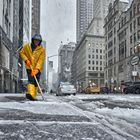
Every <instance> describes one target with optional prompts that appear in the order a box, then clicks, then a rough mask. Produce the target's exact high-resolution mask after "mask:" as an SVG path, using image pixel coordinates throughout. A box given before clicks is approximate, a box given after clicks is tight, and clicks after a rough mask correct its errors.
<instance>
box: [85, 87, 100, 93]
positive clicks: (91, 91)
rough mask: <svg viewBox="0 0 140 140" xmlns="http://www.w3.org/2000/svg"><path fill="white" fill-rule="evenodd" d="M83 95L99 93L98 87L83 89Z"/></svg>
mask: <svg viewBox="0 0 140 140" xmlns="http://www.w3.org/2000/svg"><path fill="white" fill-rule="evenodd" d="M85 93H100V87H98V86H97V85H92V86H88V87H87V88H86V89H85Z"/></svg>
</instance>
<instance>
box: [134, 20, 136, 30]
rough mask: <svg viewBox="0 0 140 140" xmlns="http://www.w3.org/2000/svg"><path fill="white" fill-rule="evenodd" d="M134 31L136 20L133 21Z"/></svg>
mask: <svg viewBox="0 0 140 140" xmlns="http://www.w3.org/2000/svg"><path fill="white" fill-rule="evenodd" d="M133 26H134V30H135V29H136V20H134V25H133Z"/></svg>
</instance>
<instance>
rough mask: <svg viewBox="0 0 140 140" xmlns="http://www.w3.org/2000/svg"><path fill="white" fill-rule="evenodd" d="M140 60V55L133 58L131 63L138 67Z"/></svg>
mask: <svg viewBox="0 0 140 140" xmlns="http://www.w3.org/2000/svg"><path fill="white" fill-rule="evenodd" d="M139 60H140V58H139V56H138V55H135V56H133V57H132V58H131V61H130V63H131V65H132V66H134V65H138V63H139Z"/></svg>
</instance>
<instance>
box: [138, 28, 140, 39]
mask: <svg viewBox="0 0 140 140" xmlns="http://www.w3.org/2000/svg"><path fill="white" fill-rule="evenodd" d="M137 37H138V40H140V30H139V31H138V32H137Z"/></svg>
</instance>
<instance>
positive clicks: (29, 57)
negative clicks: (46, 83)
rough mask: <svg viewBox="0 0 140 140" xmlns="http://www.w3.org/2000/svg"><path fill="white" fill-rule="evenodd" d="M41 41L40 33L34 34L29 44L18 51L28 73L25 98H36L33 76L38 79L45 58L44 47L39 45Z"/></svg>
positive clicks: (35, 84) (35, 85)
mask: <svg viewBox="0 0 140 140" xmlns="http://www.w3.org/2000/svg"><path fill="white" fill-rule="evenodd" d="M41 42H42V37H41V35H38V34H35V35H34V36H33V37H32V42H31V44H30V43H28V44H25V45H24V46H23V48H22V49H21V51H20V57H21V58H22V59H23V61H24V62H25V66H26V70H27V75H28V86H27V89H28V92H27V94H26V98H27V99H29V100H32V101H34V100H37V99H36V96H37V89H38V87H37V83H36V81H35V78H34V76H36V78H37V80H38V81H39V79H40V74H41V72H42V69H43V63H44V59H45V49H44V47H43V46H42V45H41Z"/></svg>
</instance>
